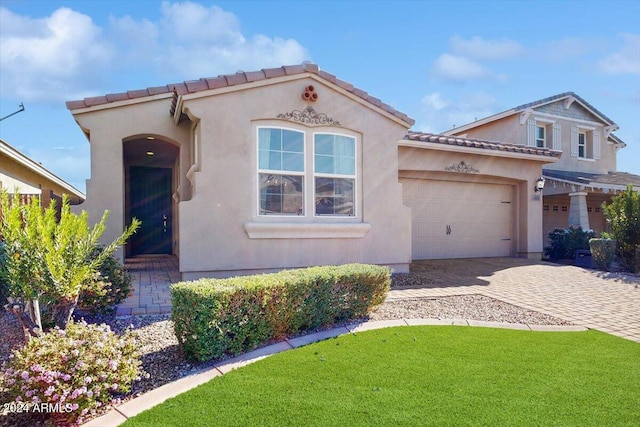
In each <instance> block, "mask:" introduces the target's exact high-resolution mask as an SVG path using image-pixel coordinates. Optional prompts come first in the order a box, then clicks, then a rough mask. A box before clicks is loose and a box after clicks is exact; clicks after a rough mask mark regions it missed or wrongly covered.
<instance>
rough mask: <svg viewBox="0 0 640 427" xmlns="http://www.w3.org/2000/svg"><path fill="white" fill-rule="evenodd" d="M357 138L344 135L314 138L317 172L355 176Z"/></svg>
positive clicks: (318, 135)
mask: <svg viewBox="0 0 640 427" xmlns="http://www.w3.org/2000/svg"><path fill="white" fill-rule="evenodd" d="M355 152H356V145H355V138H351V137H348V136H342V135H328V134H316V135H315V136H314V155H315V172H316V173H326V174H342V175H355V173H356V159H355Z"/></svg>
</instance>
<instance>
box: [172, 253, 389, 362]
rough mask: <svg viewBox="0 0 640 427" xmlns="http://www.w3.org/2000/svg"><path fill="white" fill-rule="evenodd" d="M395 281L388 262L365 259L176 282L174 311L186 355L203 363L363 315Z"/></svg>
mask: <svg viewBox="0 0 640 427" xmlns="http://www.w3.org/2000/svg"><path fill="white" fill-rule="evenodd" d="M390 283H391V272H390V270H389V268H387V267H379V266H374V265H366V264H347V265H342V266H325V267H310V268H305V269H300V270H285V271H281V272H279V273H275V274H261V275H254V276H244V277H233V278H229V279H200V280H197V281H192V282H180V283H176V284H174V285H172V286H171V302H172V316H171V317H172V320H173V322H174V330H175V333H176V336H177V338H178V342H179V343H180V345H181V346H182V348H183V350H184V353H185V356H186V357H187V358H189V359H192V360H200V361H205V360H209V359H213V358H219V357H222V356H225V355H234V354H239V353H241V352H245V351H248V350H252V349H254V348H256V347H258V346H260V345H262V344H264V343H266V342H268V341H270V340H274V339H281V338H284V337H286V336H290V335H293V334H296V333H298V332H301V331H305V330H310V329H314V328H318V327H324V326H329V325H332V324H335V323H338V322H344V321H346V320H349V319H357V318H362V317H365V316H366V315H367V314H368V313H369V311H370V310H371V309H372V308H373V307H374V306H376V305H379V304H382V303H383V302H384V299H385V297H386V294H387V292H388V291H389V286H390Z"/></svg>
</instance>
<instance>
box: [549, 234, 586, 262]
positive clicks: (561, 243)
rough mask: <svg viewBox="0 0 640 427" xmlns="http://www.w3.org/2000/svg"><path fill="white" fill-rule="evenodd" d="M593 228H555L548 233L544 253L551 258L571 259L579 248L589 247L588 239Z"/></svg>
mask: <svg viewBox="0 0 640 427" xmlns="http://www.w3.org/2000/svg"><path fill="white" fill-rule="evenodd" d="M593 236H594V232H593V230H586V231H583V230H582V227H577V228H576V227H569V228H566V229H565V228H556V229H555V230H553V231H552V232H550V233H549V246H545V248H544V254H545V255H546V256H548V257H549V258H551V259H567V258H570V259H573V258H574V257H575V255H576V251H577V250H579V249H589V239H591V238H593Z"/></svg>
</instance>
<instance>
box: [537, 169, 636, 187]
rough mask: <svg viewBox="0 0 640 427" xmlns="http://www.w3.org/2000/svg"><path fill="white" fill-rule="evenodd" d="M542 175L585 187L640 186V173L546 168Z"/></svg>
mask: <svg viewBox="0 0 640 427" xmlns="http://www.w3.org/2000/svg"><path fill="white" fill-rule="evenodd" d="M542 175H543V176H544V177H545V178H550V179H559V180H561V181H568V182H572V183H575V184H578V185H582V186H585V187H591V186H593V187H598V186H599V185H608V186H620V187H622V188H624V187H626V186H627V185H633V186H634V187H640V175H634V174H631V173H627V172H609V173H606V174H596V173H586V172H573V171H559V170H552V169H544V170H543V171H542Z"/></svg>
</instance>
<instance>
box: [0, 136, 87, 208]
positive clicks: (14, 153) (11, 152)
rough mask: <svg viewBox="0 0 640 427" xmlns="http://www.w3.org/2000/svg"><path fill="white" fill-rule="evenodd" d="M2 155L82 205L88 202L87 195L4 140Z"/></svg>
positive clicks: (0, 150)
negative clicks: (59, 188)
mask: <svg viewBox="0 0 640 427" xmlns="http://www.w3.org/2000/svg"><path fill="white" fill-rule="evenodd" d="M0 153H2V154H4V155H6V156H7V157H9V158H10V159H12V160H14V161H15V162H17V163H19V164H21V165H22V166H24V167H26V168H27V169H29V170H30V171H32V172H33V173H35V174H37V175H40V176H41V177H43V178H45V179H47V180H49V181H51V182H52V183H54V184H56V185H58V186H59V187H61V188H62V189H64V190H66V191H67V192H68V193H69V195H71V196H74V197H75V198H77V199H78V201H79V203H82V202H84V201H85V200H86V198H87V197H86V195H85V194H84V193H82V192H81V191H80V190H78V189H76V188H75V187H73V186H72V185H71V184H69V183H68V182H66V181H65V180H63V179H62V178H60V177H58V176H57V175H55V174H53V173H52V172H50V171H49V170H47V169H45V168H44V167H43V166H42V165H40V164H39V163H37V162H36V161H34V160H32V159H31V158H29V157H27V156H26V155H24V154H23V153H21V152H20V151H18V150H17V149H15V148H14V147H12V146H11V145H9V144H8V143H7V142H5V141H2V140H0Z"/></svg>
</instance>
